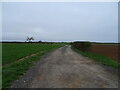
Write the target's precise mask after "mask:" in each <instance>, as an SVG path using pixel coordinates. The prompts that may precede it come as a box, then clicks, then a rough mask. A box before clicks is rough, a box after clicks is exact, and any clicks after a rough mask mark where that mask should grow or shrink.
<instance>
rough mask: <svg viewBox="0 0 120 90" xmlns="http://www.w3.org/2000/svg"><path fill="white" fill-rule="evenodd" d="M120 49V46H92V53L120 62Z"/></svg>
mask: <svg viewBox="0 0 120 90" xmlns="http://www.w3.org/2000/svg"><path fill="white" fill-rule="evenodd" d="M118 48H120V45H119V46H118V45H92V48H91V52H96V53H100V54H102V55H104V56H108V57H109V58H111V59H113V60H116V61H119V62H120V60H118V55H119V54H120V51H118Z"/></svg>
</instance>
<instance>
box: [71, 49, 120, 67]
mask: <svg viewBox="0 0 120 90" xmlns="http://www.w3.org/2000/svg"><path fill="white" fill-rule="evenodd" d="M72 49H73V50H74V51H76V52H77V53H80V54H81V55H83V56H86V57H88V58H91V59H94V60H96V61H98V62H100V63H102V64H104V65H107V66H111V67H113V68H119V69H120V64H119V63H118V62H116V61H114V60H112V59H110V58H109V57H106V56H103V55H101V54H98V53H90V52H82V51H80V50H78V49H76V48H73V47H72Z"/></svg>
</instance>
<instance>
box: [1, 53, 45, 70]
mask: <svg viewBox="0 0 120 90" xmlns="http://www.w3.org/2000/svg"><path fill="white" fill-rule="evenodd" d="M44 52H45V51H40V52H37V53H33V54H30V55H27V56H24V57H22V58H20V59H18V60H17V61H14V62H13V63H9V64H5V65H3V66H2V67H3V68H4V67H6V66H9V65H11V64H15V63H19V62H22V61H24V60H25V59H27V58H29V57H33V56H36V55H38V54H40V53H44Z"/></svg>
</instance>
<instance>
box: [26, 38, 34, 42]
mask: <svg viewBox="0 0 120 90" xmlns="http://www.w3.org/2000/svg"><path fill="white" fill-rule="evenodd" d="M33 40H34V38H33V37H27V38H26V42H32V41H33Z"/></svg>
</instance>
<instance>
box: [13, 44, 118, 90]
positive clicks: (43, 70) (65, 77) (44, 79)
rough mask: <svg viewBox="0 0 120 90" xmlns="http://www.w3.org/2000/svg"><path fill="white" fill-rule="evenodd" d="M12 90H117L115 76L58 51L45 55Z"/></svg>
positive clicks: (113, 71) (66, 50) (77, 56)
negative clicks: (64, 89)
mask: <svg viewBox="0 0 120 90" xmlns="http://www.w3.org/2000/svg"><path fill="white" fill-rule="evenodd" d="M11 87H12V88H117V87H118V73H117V69H113V68H110V67H107V66H104V65H101V64H100V63H97V62H95V61H94V60H90V59H88V58H87V57H83V56H81V55H80V54H77V53H76V52H74V51H73V50H71V48H70V46H64V47H61V48H59V49H57V50H55V51H53V52H51V53H48V54H47V55H45V56H44V57H43V58H42V59H41V60H40V61H39V62H38V63H37V64H36V65H35V66H34V67H32V68H31V69H30V70H29V71H28V72H27V73H26V74H25V75H24V76H23V77H21V79H20V80H17V81H15V82H14V83H13V85H12V86H11Z"/></svg>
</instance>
